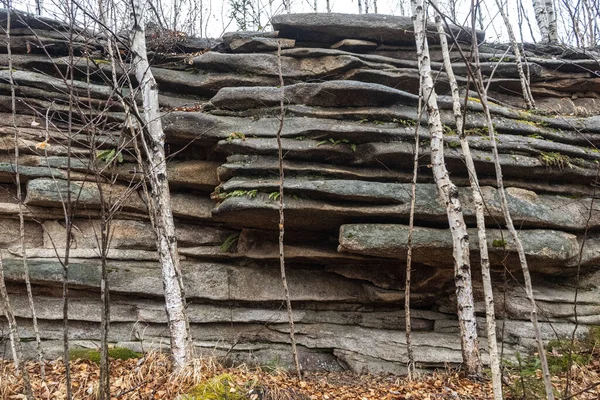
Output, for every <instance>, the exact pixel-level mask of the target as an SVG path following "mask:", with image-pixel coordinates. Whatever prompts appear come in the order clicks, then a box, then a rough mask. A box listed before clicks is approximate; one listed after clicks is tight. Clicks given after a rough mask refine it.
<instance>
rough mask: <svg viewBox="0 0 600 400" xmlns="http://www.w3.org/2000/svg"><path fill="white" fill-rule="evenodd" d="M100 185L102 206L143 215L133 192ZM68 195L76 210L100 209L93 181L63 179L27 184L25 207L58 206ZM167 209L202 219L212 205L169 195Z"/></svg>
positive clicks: (205, 200)
mask: <svg viewBox="0 0 600 400" xmlns="http://www.w3.org/2000/svg"><path fill="white" fill-rule="evenodd" d="M101 185H102V186H103V194H104V199H105V200H104V201H105V202H106V204H108V205H111V204H114V203H119V204H121V207H122V209H123V210H124V211H133V212H141V213H145V212H146V205H145V203H144V202H143V201H142V198H141V197H140V195H139V194H138V192H137V190H135V189H132V188H130V187H126V186H119V185H115V184H107V183H102V184H101ZM69 192H70V195H71V199H72V201H73V202H76V203H77V208H92V209H97V208H100V203H101V198H100V191H99V190H98V187H97V184H96V183H95V182H71V183H70V185H69V183H68V182H67V181H65V180H61V179H47V178H39V179H33V180H31V181H29V182H28V183H27V197H26V198H25V204H27V205H32V206H42V207H62V204H63V202H64V201H66V199H67V196H68V193H69ZM77 208H76V209H77ZM171 208H172V210H173V214H174V215H176V216H180V217H183V218H190V217H193V218H197V219H199V220H205V219H209V218H210V210H211V208H212V202H211V200H210V199H209V198H206V197H200V196H194V195H188V194H183V193H174V194H173V195H172V196H171Z"/></svg>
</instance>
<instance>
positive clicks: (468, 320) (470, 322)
mask: <svg viewBox="0 0 600 400" xmlns="http://www.w3.org/2000/svg"><path fill="white" fill-rule="evenodd" d="M411 5H412V13H413V15H412V19H413V24H414V28H415V41H416V45H417V58H418V61H419V73H420V75H421V79H422V84H421V85H422V91H423V98H424V99H425V105H426V108H427V114H428V126H429V132H430V135H431V164H432V169H433V176H434V179H435V182H436V185H437V188H438V192H439V195H440V197H441V199H442V201H443V202H444V204H445V205H446V213H447V215H448V224H449V226H450V231H451V233H452V241H453V249H454V251H453V255H454V261H455V262H454V284H455V287H456V300H457V311H458V320H459V327H460V334H461V347H462V356H463V362H464V364H465V367H466V370H467V372H468V373H469V374H472V375H480V374H481V359H480V354H479V348H478V343H477V342H478V341H477V321H476V320H475V307H474V304H473V288H472V284H471V266H470V260H469V235H468V233H467V227H466V225H465V222H464V218H463V214H462V205H461V203H460V200H459V198H458V189H457V187H456V185H454V184H453V183H452V181H451V180H450V176H449V175H448V170H447V169H446V164H445V162H444V141H443V126H442V122H441V118H440V111H439V108H438V104H437V96H436V93H435V90H434V86H433V79H432V76H431V60H430V57H429V46H428V43H427V38H426V35H425V10H424V9H423V1H422V0H411Z"/></svg>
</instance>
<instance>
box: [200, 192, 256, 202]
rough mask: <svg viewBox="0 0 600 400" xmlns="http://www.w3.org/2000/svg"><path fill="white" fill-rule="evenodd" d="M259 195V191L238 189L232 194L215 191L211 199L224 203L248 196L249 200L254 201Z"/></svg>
mask: <svg viewBox="0 0 600 400" xmlns="http://www.w3.org/2000/svg"><path fill="white" fill-rule="evenodd" d="M257 194H258V189H252V190H242V189H237V190H234V191H232V192H223V193H221V191H220V190H217V189H215V191H214V192H213V193H212V194H211V198H212V199H213V200H217V201H223V200H225V199H229V198H231V197H244V196H248V197H249V198H251V199H253V198H255V197H256V196H257Z"/></svg>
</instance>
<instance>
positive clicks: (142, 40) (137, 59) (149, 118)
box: [131, 0, 192, 370]
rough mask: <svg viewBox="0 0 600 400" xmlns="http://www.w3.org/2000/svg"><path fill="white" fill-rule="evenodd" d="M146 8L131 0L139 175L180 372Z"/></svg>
mask: <svg viewBox="0 0 600 400" xmlns="http://www.w3.org/2000/svg"><path fill="white" fill-rule="evenodd" d="M146 9H147V4H146V2H145V0H134V1H133V8H132V12H131V27H132V28H131V29H132V34H131V55H132V63H133V68H134V71H135V77H136V79H137V82H138V85H139V89H140V91H141V94H142V99H143V120H142V121H141V123H142V125H143V126H142V127H141V129H142V133H141V140H140V141H141V148H142V151H143V154H144V157H145V159H144V167H145V168H144V173H145V175H146V178H147V179H148V180H149V182H150V187H151V193H150V198H149V199H148V200H149V201H148V207H149V209H150V215H151V220H152V223H153V226H154V230H155V232H156V240H157V249H158V256H159V260H160V263H161V267H162V276H163V287H164V295H165V306H166V311H167V318H168V321H169V331H170V339H171V353H172V358H173V362H174V366H175V369H176V370H179V369H180V368H182V367H183V366H184V365H185V364H186V362H187V361H188V360H189V359H190V357H191V353H192V348H191V347H192V346H191V337H190V333H189V322H188V318H187V314H186V300H185V290H184V286H183V277H182V273H181V266H180V263H179V252H178V249H177V237H176V236H175V224H174V221H173V212H172V209H171V196H170V192H169V182H168V179H167V163H166V155H165V133H164V131H163V129H162V123H161V119H160V112H159V104H158V85H157V83H156V81H155V79H154V76H153V74H152V71H151V69H150V64H149V62H148V56H147V52H146V37H145V11H146Z"/></svg>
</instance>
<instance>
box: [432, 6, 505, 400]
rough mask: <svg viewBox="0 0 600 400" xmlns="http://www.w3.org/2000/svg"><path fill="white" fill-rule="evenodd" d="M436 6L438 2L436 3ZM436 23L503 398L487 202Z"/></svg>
mask: <svg viewBox="0 0 600 400" xmlns="http://www.w3.org/2000/svg"><path fill="white" fill-rule="evenodd" d="M432 4H435V3H434V0H432ZM435 6H436V8H437V5H435ZM435 23H436V26H437V31H438V34H439V36H440V44H441V47H442V56H443V59H444V69H445V70H446V74H447V76H448V80H449V82H450V87H451V89H452V111H453V113H454V120H455V121H456V131H457V132H458V135H459V137H460V144H461V147H462V152H463V155H464V157H465V164H466V165H467V171H468V175H469V182H470V184H471V192H472V193H473V203H474V205H475V216H476V219H477V233H478V237H479V254H480V259H481V276H482V281H483V293H484V297H485V316H486V327H487V338H488V352H489V356H490V367H491V370H492V388H493V390H494V399H495V400H502V373H501V371H500V356H499V355H498V342H497V339H496V313H495V310H494V293H493V290H492V278H491V274H490V259H489V256H488V245H487V234H486V231H485V216H484V204H483V198H482V196H481V192H480V188H479V180H478V178H477V171H476V170H475V164H474V162H473V156H472V155H471V149H470V147H469V141H468V140H467V136H466V134H465V131H464V125H463V116H462V112H461V107H460V97H459V94H458V84H457V82H456V77H455V76H454V71H453V70H452V61H451V60H450V52H449V50H448V40H447V38H446V32H445V31H444V26H443V25H442V18H441V15H440V14H439V12H436V13H435Z"/></svg>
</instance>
